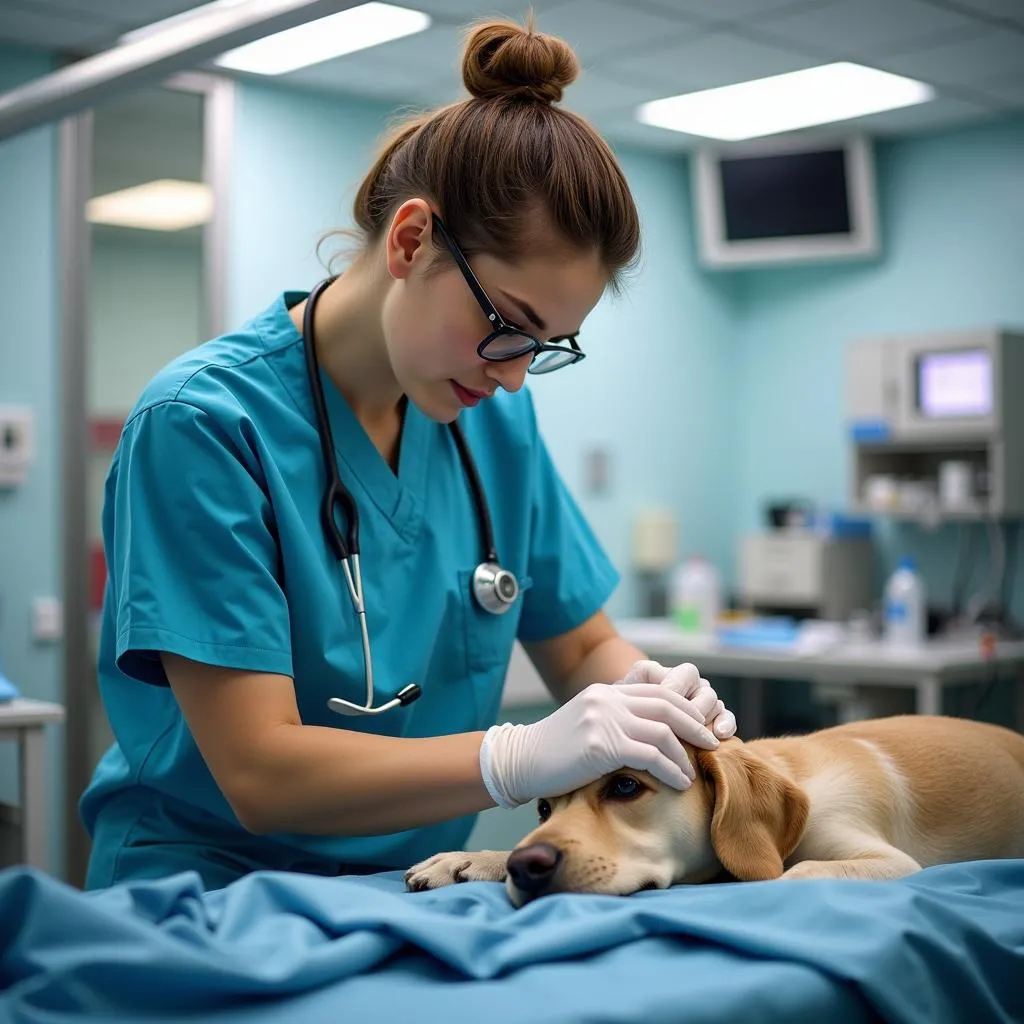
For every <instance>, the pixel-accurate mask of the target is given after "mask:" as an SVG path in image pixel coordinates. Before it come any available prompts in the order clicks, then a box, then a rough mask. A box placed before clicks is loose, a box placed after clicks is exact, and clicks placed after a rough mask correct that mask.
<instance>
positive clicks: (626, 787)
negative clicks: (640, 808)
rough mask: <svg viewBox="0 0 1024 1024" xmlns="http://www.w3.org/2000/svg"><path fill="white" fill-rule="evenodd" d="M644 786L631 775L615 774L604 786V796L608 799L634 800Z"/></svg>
mask: <svg viewBox="0 0 1024 1024" xmlns="http://www.w3.org/2000/svg"><path fill="white" fill-rule="evenodd" d="M643 791H644V787H643V786H641V785H640V783H639V782H638V781H637V780H636V779H634V778H633V776H632V775H616V776H615V777H614V778H613V779H611V780H610V781H609V782H608V786H607V787H606V788H605V794H604V795H605V797H606V798H607V799H609V800H635V799H636V798H637V797H638V796H639V795H640V794H641V793H642V792H643Z"/></svg>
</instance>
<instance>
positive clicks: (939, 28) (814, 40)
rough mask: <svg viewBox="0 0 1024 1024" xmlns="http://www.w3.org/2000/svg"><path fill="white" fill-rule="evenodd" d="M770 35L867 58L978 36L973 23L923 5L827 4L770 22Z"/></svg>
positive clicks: (898, 1) (866, 0)
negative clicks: (959, 36) (931, 42)
mask: <svg viewBox="0 0 1024 1024" xmlns="http://www.w3.org/2000/svg"><path fill="white" fill-rule="evenodd" d="M767 27H768V28H769V29H770V31H771V32H772V33H773V34H778V35H779V36H785V37H786V38H788V39H792V40H793V42H794V43H797V44H800V45H801V46H810V47H814V48H817V49H819V50H821V51H822V52H823V53H828V54H835V55H837V56H840V55H842V56H852V57H859V58H862V59H868V60H870V59H872V58H873V57H876V56H877V55H878V54H880V53H901V52H905V51H907V50H912V49H915V48H916V47H915V44H917V43H921V42H928V41H929V40H936V39H937V38H938V39H942V41H945V40H946V38H947V37H953V36H955V35H956V34H957V33H964V32H968V33H972V32H976V31H978V28H979V23H978V22H977V21H975V20H974V19H973V18H970V17H965V16H964V15H962V14H957V13H956V12H954V11H951V10H947V9H946V8H943V7H936V6H933V5H932V4H929V3H925V2H923V0H856V2H855V3H851V2H850V0H832V2H831V3H828V4H826V5H825V6H821V7H817V8H814V9H813V10H803V11H799V12H796V13H792V14H786V15H783V16H781V17H778V18H773V19H772V20H771V23H770V24H769V25H768V26H767Z"/></svg>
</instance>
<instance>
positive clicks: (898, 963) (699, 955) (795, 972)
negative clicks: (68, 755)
mask: <svg viewBox="0 0 1024 1024" xmlns="http://www.w3.org/2000/svg"><path fill="white" fill-rule="evenodd" d="M0 990H2V993H3V994H2V996H0V1021H3V1022H4V1024H6V1022H17V1024H43V1022H46V1024H63V1022H65V1021H72V1020H78V1019H81V1018H82V1017H83V1016H86V1015H89V1016H91V1017H92V1018H93V1019H100V1020H104V1021H111V1020H117V1019H122V1020H123V1019H128V1020H133V1021H143V1020H146V1021H148V1020H160V1019H167V1018H170V1017H173V1016H175V1015H181V1014H183V1013H188V1014H190V1019H191V1020H192V1021H210V1022H213V1021H216V1022H218V1024H224V1022H241V1021H245V1022H246V1024H250V1022H256V1021H258V1022H267V1024H270V1022H274V1024H279V1022H287V1024H307V1022H309V1024H313V1022H316V1024H320V1022H324V1021H329V1022H331V1024H348V1022H359V1024H363V1022H374V1021H384V1022H391V1021H396V1022H397V1021H410V1022H416V1024H421V1022H432V1021H437V1022H444V1024H458V1022H473V1024H476V1022H481V1024H482V1022H488V1024H502V1022H513V1021H515V1022H529V1024H556V1022H557V1024H569V1022H586V1024H604V1022H630V1024H633V1022H641V1021H642V1022H643V1024H659V1022H669V1021H673V1022H674V1021H686V1022H687V1024H701V1022H708V1024H710V1022H716V1024H721V1022H726V1021H728V1022H741V1024H754V1022H756V1024H773V1022H776V1021H778V1022H780V1024H781V1022H786V1024H802V1022H805V1021H806V1022H814V1024H822V1022H825V1024H847V1022H861V1021H870V1020H879V1019H881V1020H886V1021H897V1022H913V1024H919V1022H920V1024H925V1022H927V1024H945V1022H949V1024H961V1022H967V1021H985V1022H986V1024H995V1022H1006V1024H1010V1022H1013V1024H1021V1022H1024V861H985V862H976V863H971V864H964V865H956V866H948V867H938V868H931V869H929V870H927V871H924V872H922V873H920V874H918V875H916V876H913V877H911V878H907V879H903V880H901V881H897V882H849V881H845V882H839V881H822V882H817V881H814V882H762V883H748V884H742V885H740V884H733V885H709V886H697V887H690V888H684V887H678V888H675V889H672V890H669V891H667V892H647V893H641V894H638V895H636V896H632V897H629V898H625V899H621V898H615V897H602V896H555V897H549V898H546V899H543V900H540V901H538V902H537V903H535V904H532V905H531V906H529V907H527V908H525V909H524V910H520V911H513V910H512V909H511V907H510V906H509V904H508V902H507V900H506V897H505V894H504V890H503V889H502V887H501V886H499V885H496V884H489V883H470V884H465V885H459V886H455V887H452V888H448V889H441V890H438V891H436V892H424V893H411V894H410V893H405V892H404V891H403V886H402V882H401V877H400V875H399V874H397V873H387V874H382V875H376V876H370V877H364V878H340V879H324V878H313V877H303V876H296V875H284V874H274V873H263V874H257V875H252V876H249V877H247V878H244V879H242V880H240V881H238V882H236V883H234V884H232V885H231V886H229V887H228V888H226V889H223V890H220V891H217V892H211V893H203V891H202V890H201V887H200V885H199V882H198V878H197V877H195V876H194V875H192V874H191V873H185V874H180V875H175V876H173V877H171V878H167V879H164V880H161V881H152V882H140V883H137V884H125V885H121V886H118V887H116V888H114V889H110V890H106V891H100V892H93V893H81V892H78V891H77V890H75V889H72V888H70V887H68V886H65V885H63V884H61V883H59V882H57V881H55V880H54V879H52V878H49V877H48V876H46V875H43V874H41V873H38V872H35V871H33V870H31V869H27V868H10V869H8V870H6V871H5V872H0Z"/></svg>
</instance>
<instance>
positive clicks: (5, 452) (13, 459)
mask: <svg viewBox="0 0 1024 1024" xmlns="http://www.w3.org/2000/svg"><path fill="white" fill-rule="evenodd" d="M33 454H34V451H33V443H32V410H31V408H30V407H29V406H27V405H0V487H17V486H19V485H20V484H23V483H24V482H25V479H26V477H27V476H28V467H29V465H30V463H31V462H32V456H33Z"/></svg>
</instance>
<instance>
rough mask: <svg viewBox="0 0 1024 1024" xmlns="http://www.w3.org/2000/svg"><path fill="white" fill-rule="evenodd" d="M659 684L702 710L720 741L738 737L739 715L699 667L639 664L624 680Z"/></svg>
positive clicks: (632, 682) (641, 662)
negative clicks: (721, 697) (704, 676)
mask: <svg viewBox="0 0 1024 1024" xmlns="http://www.w3.org/2000/svg"><path fill="white" fill-rule="evenodd" d="M636 683H657V684H659V685H661V686H668V687H670V688H671V689H672V690H674V691H675V692H676V693H678V694H679V696H680V697H685V698H686V699H687V700H690V701H692V702H693V704H694V705H695V706H696V707H697V708H698V709H699V710H700V712H701V714H702V715H703V716H704V724H705V725H708V726H710V727H711V729H712V731H713V732H714V734H715V735H716V736H717V737H718V738H719V739H721V740H724V739H728V738H729V737H730V736H735V735H736V716H735V715H734V714H733V713H732V712H731V711H730V710H729V709H728V708H727V707H726V706H725V705H724V704H723V703H722V702H721V701H720V700H719V699H718V694H717V693H715V691H714V690H713V689H712V688H711V684H710V683H709V682H708V681H707V680H706V679H702V678H701V675H700V672H699V671H698V670H697V666H696V665H691V664H690V663H689V662H687V663H686V664H685V665H676V666H674V667H673V668H666V667H665V666H664V665H661V664H659V663H658V662H656V661H638V662H635V663H634V665H633V667H632V668H631V669H630V670H629V672H628V673H627V674H626V678H625V679H623V680H622V683H620V684H619V685H620V686H621V685H623V684H629V685H633V684H636Z"/></svg>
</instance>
